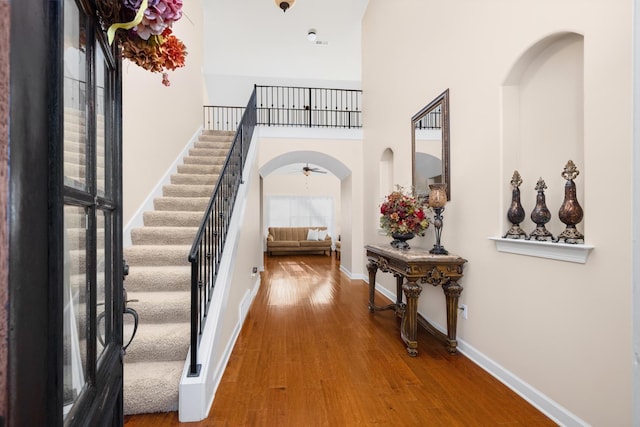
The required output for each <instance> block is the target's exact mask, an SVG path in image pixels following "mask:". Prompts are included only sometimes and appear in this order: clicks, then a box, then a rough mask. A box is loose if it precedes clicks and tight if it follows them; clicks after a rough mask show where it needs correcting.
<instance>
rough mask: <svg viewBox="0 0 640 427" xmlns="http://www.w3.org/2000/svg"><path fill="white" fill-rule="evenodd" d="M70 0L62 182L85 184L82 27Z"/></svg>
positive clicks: (67, 4)
mask: <svg viewBox="0 0 640 427" xmlns="http://www.w3.org/2000/svg"><path fill="white" fill-rule="evenodd" d="M84 24H85V21H84V19H83V18H81V14H80V11H79V10H78V7H77V6H76V3H75V1H74V0H64V87H63V93H64V183H65V185H67V186H69V187H74V188H78V189H81V190H84V189H85V187H86V183H87V181H86V178H85V173H86V171H85V168H86V157H85V154H86V146H85V144H86V130H85V125H86V121H87V120H86V113H85V111H86V110H85V100H86V81H87V79H86V57H85V52H86V43H85V39H86V28H85V25H84Z"/></svg>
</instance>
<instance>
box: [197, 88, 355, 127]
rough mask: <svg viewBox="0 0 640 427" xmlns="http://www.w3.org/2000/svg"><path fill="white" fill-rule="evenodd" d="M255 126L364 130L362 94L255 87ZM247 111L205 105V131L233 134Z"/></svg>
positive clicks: (345, 91) (313, 89) (239, 108)
mask: <svg viewBox="0 0 640 427" xmlns="http://www.w3.org/2000/svg"><path fill="white" fill-rule="evenodd" d="M254 91H255V93H256V116H257V117H256V124H257V125H262V126H297V127H325V128H361V127H362V91H361V90H354V89H326V88H311V87H294V86H255V90H254ZM243 110H244V107H226V106H214V105H206V106H205V107H204V128H205V129H210V130H234V129H235V127H236V126H237V125H238V123H239V120H240V118H241V117H242V111H243Z"/></svg>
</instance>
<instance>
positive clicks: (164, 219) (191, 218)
mask: <svg viewBox="0 0 640 427" xmlns="http://www.w3.org/2000/svg"><path fill="white" fill-rule="evenodd" d="M203 216H204V211H203V212H193V211H149V212H144V213H143V214H142V220H143V223H144V225H145V226H147V227H160V226H167V227H199V226H200V222H202V217H203Z"/></svg>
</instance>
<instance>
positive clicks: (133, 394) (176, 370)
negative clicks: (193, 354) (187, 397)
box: [123, 340, 184, 415]
mask: <svg viewBox="0 0 640 427" xmlns="http://www.w3.org/2000/svg"><path fill="white" fill-rule="evenodd" d="M134 341H135V340H134ZM183 368H184V360H181V361H173V362H138V363H125V364H124V378H125V381H124V386H123V392H124V414H125V415H130V414H148V413H154V412H172V411H177V410H178V388H179V385H180V376H181V375H182V370H183Z"/></svg>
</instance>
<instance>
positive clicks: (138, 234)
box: [131, 227, 198, 245]
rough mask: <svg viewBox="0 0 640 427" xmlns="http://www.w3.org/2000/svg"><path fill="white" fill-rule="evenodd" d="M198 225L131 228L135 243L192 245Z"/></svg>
mask: <svg viewBox="0 0 640 427" xmlns="http://www.w3.org/2000/svg"><path fill="white" fill-rule="evenodd" d="M197 231H198V228H197V227H140V228H135V229H133V230H131V241H132V242H133V244H134V245H164V244H166V243H171V244H172V245H191V244H192V243H193V239H194V237H195V235H196V232H197Z"/></svg>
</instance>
